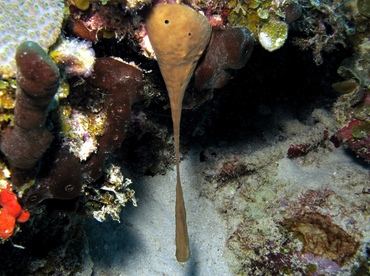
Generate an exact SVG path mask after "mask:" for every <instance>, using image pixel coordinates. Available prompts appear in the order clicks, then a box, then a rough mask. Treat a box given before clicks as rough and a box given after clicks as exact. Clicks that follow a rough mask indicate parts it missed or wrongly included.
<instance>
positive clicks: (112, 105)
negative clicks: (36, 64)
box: [83, 58, 144, 182]
mask: <svg viewBox="0 0 370 276" xmlns="http://www.w3.org/2000/svg"><path fill="white" fill-rule="evenodd" d="M87 82H88V83H90V84H92V85H95V86H97V87H100V88H105V89H107V90H108V94H107V95H106V97H105V101H104V112H106V117H107V119H106V120H107V124H106V128H105V131H104V134H103V135H102V136H101V137H99V139H98V144H99V149H98V151H97V152H96V153H94V154H92V155H91V156H90V158H89V159H88V160H87V163H86V164H84V166H83V174H84V177H85V178H86V179H88V180H89V181H90V182H93V181H95V180H97V179H98V178H99V177H100V176H101V175H102V174H103V165H104V163H105V161H106V159H107V158H108V157H109V155H110V154H111V153H112V152H113V151H114V150H115V149H116V148H118V147H119V146H120V145H121V143H122V141H123V139H124V138H125V134H126V130H127V127H128V125H129V123H130V119H131V105H132V104H134V103H136V102H138V101H139V100H140V99H141V97H142V95H143V92H144V83H143V74H142V71H141V70H140V69H139V68H138V67H136V66H133V65H131V64H128V63H125V62H123V61H121V60H119V59H114V58H98V59H96V62H95V66H94V73H93V74H92V75H91V77H90V78H88V79H87Z"/></svg>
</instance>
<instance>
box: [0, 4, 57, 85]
mask: <svg viewBox="0 0 370 276" xmlns="http://www.w3.org/2000/svg"><path fill="white" fill-rule="evenodd" d="M63 16H64V2H63V0H12V1H0V76H1V78H2V79H7V78H11V77H14V75H15V73H16V68H17V67H16V64H15V59H14V55H15V51H16V49H17V47H18V45H19V44H21V43H22V42H23V41H27V40H31V41H35V42H36V43H38V44H39V45H40V46H41V47H42V48H43V49H44V50H45V51H48V48H49V47H50V46H51V45H52V44H54V43H55V41H56V40H57V38H58V36H59V35H60V33H61V28H62V22H63Z"/></svg>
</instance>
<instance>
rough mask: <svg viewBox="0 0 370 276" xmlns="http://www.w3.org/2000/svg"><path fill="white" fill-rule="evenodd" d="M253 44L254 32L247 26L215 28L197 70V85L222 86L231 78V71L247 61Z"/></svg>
mask: <svg viewBox="0 0 370 276" xmlns="http://www.w3.org/2000/svg"><path fill="white" fill-rule="evenodd" d="M253 45H254V37H253V33H252V32H251V31H249V30H248V29H247V28H244V27H234V28H230V29H226V30H221V29H213V30H212V36H211V41H210V42H209V45H208V48H207V51H206V53H205V55H204V58H203V60H202V61H201V62H200V64H199V65H198V67H197V69H196V70H195V75H194V80H195V87H196V88H197V89H198V90H203V89H213V88H222V87H223V86H224V85H226V83H227V82H228V81H229V80H230V79H231V77H232V74H231V71H233V70H237V69H240V68H242V67H243V66H244V65H245V64H246V63H247V61H248V60H249V58H250V56H251V54H252V51H253Z"/></svg>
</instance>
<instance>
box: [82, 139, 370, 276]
mask: <svg viewBox="0 0 370 276" xmlns="http://www.w3.org/2000/svg"><path fill="white" fill-rule="evenodd" d="M306 136H308V135H306ZM290 142H291V141H290V140H289V139H288V141H286V142H285V144H286V145H289V143H290ZM240 147H245V148H248V150H247V151H248V152H249V153H250V154H249V156H248V155H242V156H244V157H243V158H245V160H248V159H250V160H251V161H250V163H248V161H245V160H244V161H243V162H245V163H248V164H247V165H246V166H247V167H248V166H251V167H253V166H254V165H256V162H257V161H255V160H259V161H258V162H262V163H265V166H267V169H266V167H262V168H261V169H260V170H259V173H257V174H261V175H264V176H263V177H262V178H260V177H259V176H258V175H257V176H256V175H255V174H254V176H253V179H251V176H248V175H247V176H242V177H240V178H239V179H238V180H234V181H237V182H239V183H242V184H241V185H242V186H243V181H244V182H245V183H247V184H246V185H247V186H248V185H251V186H250V187H249V189H248V190H249V191H250V195H249V197H246V196H245V192H242V190H243V188H241V189H240V185H239V186H238V188H235V186H232V185H231V186H230V187H228V188H225V187H221V188H217V189H215V186H214V185H216V186H217V184H215V181H206V180H205V179H206V176H207V172H208V171H209V170H211V171H212V170H213V172H215V171H217V170H216V169H215V166H216V167H217V165H215V163H217V162H213V161H214V160H213V161H212V160H208V161H206V162H200V161H199V153H200V151H201V150H203V149H201V148H193V149H191V150H190V152H188V153H187V154H185V155H184V156H183V160H182V162H181V174H182V182H183V189H184V195H185V201H186V208H187V220H188V229H189V235H190V244H191V258H190V260H189V261H188V262H187V263H186V264H179V263H178V262H177V261H176V259H175V256H174V252H175V245H174V204H175V172H174V170H172V171H171V170H170V171H168V172H167V174H166V175H164V176H155V177H143V178H140V179H133V182H134V184H133V188H134V189H135V191H136V196H137V199H138V207H133V206H127V207H126V208H124V210H123V212H122V214H121V224H119V223H117V222H113V221H108V222H105V223H99V222H97V221H94V220H88V221H87V223H86V233H87V237H88V243H89V246H88V248H89V252H87V255H88V256H89V257H88V258H87V259H86V260H87V262H86V264H85V270H84V272H83V273H82V274H83V275H90V274H92V275H235V274H236V273H237V271H239V272H240V269H241V263H243V260H241V259H240V256H241V251H240V249H238V248H239V245H236V244H235V243H233V242H232V239H231V242H230V241H229V242H228V239H229V238H230V237H231V236H232V234H233V233H234V231H235V230H236V229H237V228H240V225H243V223H242V224H241V221H243V219H244V221H245V219H246V218H248V219H249V220H248V221H252V222H251V225H243V227H244V229H246V230H247V232H248V231H250V232H248V235H249V236H250V237H251V240H249V241H247V242H248V243H249V244H252V245H254V246H255V248H256V247H258V246H260V247H261V248H263V247H264V245H265V244H266V240H269V245H270V246H271V247H273V246H274V244H273V243H274V242H277V243H276V244H279V239H280V237H279V235H277V236H276V237H271V236H273V235H275V234H276V229H275V228H276V225H275V223H276V222H277V221H280V220H281V219H282V218H283V217H284V216H289V210H288V211H286V209H285V212H282V210H283V209H284V208H285V207H287V206H288V207H287V209H289V208H293V207H289V205H290V206H296V205H294V202H297V201H298V198H300V196H301V197H302V195H303V194H304V193H305V192H306V191H308V190H311V191H312V190H316V191H318V190H325V189H326V190H331V191H333V194H334V195H333V196H330V197H329V200H328V203H327V204H326V205H325V206H323V205H320V206H319V207H317V206H316V207H317V208H316V207H313V210H314V211H318V210H320V212H321V213H322V214H327V215H329V216H332V218H333V221H334V223H335V224H337V225H339V226H340V227H341V228H342V229H344V230H345V231H347V232H348V233H350V234H351V235H353V236H355V237H356V240H358V241H359V242H360V244H361V245H360V249H359V250H358V254H357V255H358V256H360V257H361V255H362V254H364V250H365V249H364V247H365V245H366V243H368V240H369V233H370V222H369V214H368V213H364V212H361V211H359V210H358V206H360V205H361V204H367V203H368V200H369V199H368V198H369V195H367V194H362V192H361V191H362V190H361V189H362V188H364V189H367V188H369V187H370V182H369V165H368V164H366V163H363V162H361V161H360V160H359V159H356V158H355V157H354V156H353V155H352V154H350V153H349V152H347V151H346V150H345V149H343V148H342V147H340V148H334V147H331V148H330V149H324V150H320V149H318V150H316V151H313V152H311V153H309V154H308V156H304V157H299V158H296V159H290V158H287V157H286V154H285V152H283V151H280V150H278V149H277V148H276V147H275V146H274V145H268V146H267V147H264V148H262V149H261V150H256V151H254V150H252V151H251V150H250V145H249V144H245V145H242V146H241V145H239V146H231V147H224V149H223V150H219V151H223V152H224V153H226V152H229V153H234V154H235V152H238V154H239V156H241V154H240V152H243V149H242V148H240ZM271 148H275V151H274V152H275V153H272V152H270V154H266V152H269V149H270V151H271ZM213 150H215V149H213ZM244 150H245V149H244ZM276 152H277V153H276ZM226 156H227V154H226ZM261 156H264V157H261ZM216 159H217V158H216ZM261 159H263V160H262V161H261ZM253 160H254V161H253ZM266 174H267V175H269V176H268V177H267V176H266ZM252 175H253V174H252ZM267 178H268V180H266V179H267ZM261 179H265V180H264V181H262V182H261ZM254 184H256V186H254V187H252V185H254ZM268 185H271V186H270V187H269V186H268ZM274 185H275V186H274ZM247 193H248V192H247ZM242 195H243V196H242ZM206 197H207V198H206ZM248 198H249V199H248ZM252 198H254V199H253V200H252ZM284 200H286V202H285V203H283V204H282V202H284ZM290 200H291V202H293V203H289V202H290ZM355 203H356V204H355ZM128 205H131V204H128ZM226 205H227V207H225V206H226ZM305 208H309V207H308V206H305ZM225 209H229V210H231V211H229V212H226V211H225ZM333 212H334V213H335V212H336V214H334V213H333ZM284 214H285V215H284ZM349 220H350V221H351V223H348V221H349ZM257 228H258V230H259V231H260V232H262V234H261V233H259V234H258V233H256V232H255V231H254V230H253V229H257ZM271 244H272V245H271ZM262 254H263V252H262ZM248 258H249V260H251V259H253V258H256V256H253V254H252V255H251V256H249V257H247V258H246V259H247V260H248ZM356 258H357V257H353V258H352V259H351V260H350V261H348V263H347V264H346V265H344V266H343V267H342V268H341V271H335V272H332V274H330V273H329V272H328V273H327V274H324V275H352V273H351V272H350V271H353V269H352V267H353V266H357V265H358V263H356V262H357V261H356ZM244 264H248V261H245V260H244ZM351 269H352V270H351ZM251 271H252V270H250V271H249V270H248V269H245V268H244V273H243V274H245V275H268V274H257V273H256V274H254V273H252V272H251ZM294 275H299V274H294ZM353 275H354V274H353ZM358 275H360V274H358Z"/></svg>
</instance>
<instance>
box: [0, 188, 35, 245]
mask: <svg viewBox="0 0 370 276" xmlns="http://www.w3.org/2000/svg"><path fill="white" fill-rule="evenodd" d="M0 206H1V209H0V239H3V240H6V239H8V238H10V237H11V236H12V235H13V233H14V228H15V225H16V222H26V221H27V220H28V219H29V217H30V213H29V212H28V211H26V210H23V209H22V206H21V205H20V204H19V202H18V198H17V196H16V195H15V194H14V193H13V192H12V190H11V188H10V186H9V185H8V186H7V187H6V188H3V189H1V190H0Z"/></svg>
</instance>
